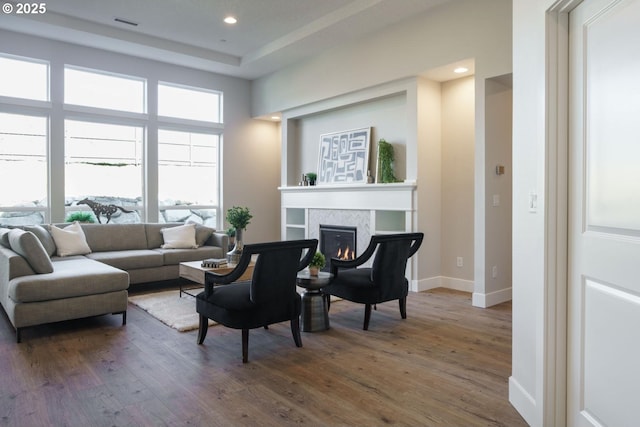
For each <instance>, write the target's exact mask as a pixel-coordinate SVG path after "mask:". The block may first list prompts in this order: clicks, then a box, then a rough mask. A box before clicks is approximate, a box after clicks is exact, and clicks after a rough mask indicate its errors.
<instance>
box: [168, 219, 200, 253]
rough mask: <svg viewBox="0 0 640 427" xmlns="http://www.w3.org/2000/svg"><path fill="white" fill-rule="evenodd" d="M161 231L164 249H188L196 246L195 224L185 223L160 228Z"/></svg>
mask: <svg viewBox="0 0 640 427" xmlns="http://www.w3.org/2000/svg"><path fill="white" fill-rule="evenodd" d="M160 233H162V239H163V242H164V243H163V244H162V246H160V247H161V248H164V249H190V248H196V247H198V245H196V225H195V224H185V225H179V226H177V227H167V228H163V229H162V230H160Z"/></svg>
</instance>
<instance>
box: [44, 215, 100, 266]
mask: <svg viewBox="0 0 640 427" xmlns="http://www.w3.org/2000/svg"><path fill="white" fill-rule="evenodd" d="M50 231H51V236H53V240H54V241H55V242H56V248H57V249H56V252H57V254H58V256H61V257H64V256H69V255H84V254H88V253H91V248H90V247H89V245H88V244H87V239H86V237H85V235H84V231H82V227H81V226H80V223H79V222H74V223H73V224H71V225H69V226H67V227H65V228H58V227H56V226H55V225H52V226H51V229H50Z"/></svg>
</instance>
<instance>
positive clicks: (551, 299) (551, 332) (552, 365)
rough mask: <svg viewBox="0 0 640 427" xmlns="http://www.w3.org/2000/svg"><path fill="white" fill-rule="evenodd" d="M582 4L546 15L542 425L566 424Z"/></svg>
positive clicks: (568, 0)
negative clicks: (575, 68) (572, 121)
mask: <svg viewBox="0 0 640 427" xmlns="http://www.w3.org/2000/svg"><path fill="white" fill-rule="evenodd" d="M582 1H583V0H558V1H556V2H555V3H554V4H553V5H552V6H551V7H550V8H549V9H548V10H547V14H546V52H545V55H546V64H547V66H546V69H547V78H546V87H545V92H546V93H545V103H546V104H545V122H546V129H545V165H546V173H545V212H544V214H545V219H544V223H545V272H544V273H545V283H544V290H545V292H544V305H545V306H544V320H543V322H544V331H543V340H544V343H543V345H544V347H543V352H544V353H543V354H544V358H543V359H544V362H543V364H544V366H543V371H542V372H543V390H542V393H543V396H542V399H543V401H542V405H543V410H542V420H541V423H542V425H548V426H564V425H566V420H567V338H568V334H567V328H568V322H567V303H568V291H569V289H568V262H569V253H568V242H569V229H568V226H569V224H568V212H569V201H568V193H569V191H568V188H569V187H568V182H569V154H568V153H569V131H568V129H569V13H570V12H571V10H573V9H574V8H575V7H577V6H578V5H579V4H580V3H582Z"/></svg>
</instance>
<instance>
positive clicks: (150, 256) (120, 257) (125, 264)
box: [87, 249, 164, 270]
mask: <svg viewBox="0 0 640 427" xmlns="http://www.w3.org/2000/svg"><path fill="white" fill-rule="evenodd" d="M87 258H89V259H93V260H96V261H100V262H103V263H105V264H108V265H110V266H112V267H115V268H120V269H122V270H134V269H136V268H152V267H161V266H162V265H163V262H164V259H163V257H162V254H159V253H158V252H155V251H153V250H150V249H133V250H127V251H108V252H93V253H90V254H88V255H87Z"/></svg>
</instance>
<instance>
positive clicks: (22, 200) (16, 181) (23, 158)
mask: <svg viewBox="0 0 640 427" xmlns="http://www.w3.org/2000/svg"><path fill="white" fill-rule="evenodd" d="M0 183H2V184H0V185H2V190H1V191H0V225H23V224H41V223H43V222H45V218H44V215H45V212H46V206H47V118H46V117H36V116H26V115H21V114H6V113H0Z"/></svg>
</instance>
